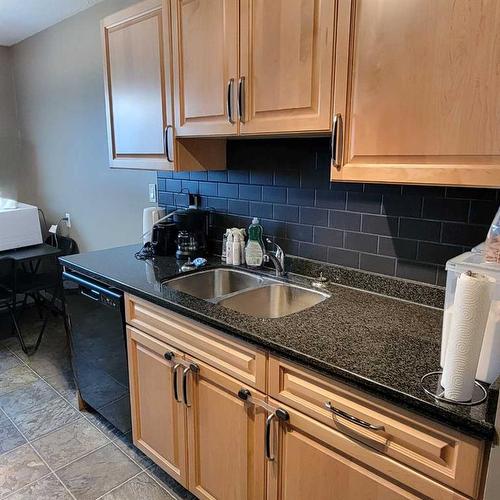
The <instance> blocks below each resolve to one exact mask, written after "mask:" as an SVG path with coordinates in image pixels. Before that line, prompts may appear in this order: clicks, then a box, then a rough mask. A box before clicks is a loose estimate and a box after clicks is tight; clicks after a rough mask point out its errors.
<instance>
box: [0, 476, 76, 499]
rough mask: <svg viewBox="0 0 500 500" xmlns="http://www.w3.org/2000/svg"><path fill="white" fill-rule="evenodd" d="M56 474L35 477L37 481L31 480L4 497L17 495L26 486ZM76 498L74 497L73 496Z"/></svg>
mask: <svg viewBox="0 0 500 500" xmlns="http://www.w3.org/2000/svg"><path fill="white" fill-rule="evenodd" d="M53 475H54V474H53V473H52V472H47V474H45V475H43V476H41V477H39V478H38V479H35V481H31V482H30V483H27V484H25V485H24V486H23V487H22V488H19V489H18V490H15V491H11V492H10V493H9V494H8V495H7V496H6V497H3V498H11V497H12V495H15V494H16V493H19V492H20V491H21V490H23V489H24V488H27V487H28V486H31V485H32V484H35V483H37V482H38V481H41V480H42V479H46V478H48V477H50V476H53ZM73 498H74V497H73Z"/></svg>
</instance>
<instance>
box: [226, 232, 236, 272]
mask: <svg viewBox="0 0 500 500" xmlns="http://www.w3.org/2000/svg"><path fill="white" fill-rule="evenodd" d="M233 236H234V235H233V230H232V229H228V233H227V241H226V264H228V265H232V263H233Z"/></svg>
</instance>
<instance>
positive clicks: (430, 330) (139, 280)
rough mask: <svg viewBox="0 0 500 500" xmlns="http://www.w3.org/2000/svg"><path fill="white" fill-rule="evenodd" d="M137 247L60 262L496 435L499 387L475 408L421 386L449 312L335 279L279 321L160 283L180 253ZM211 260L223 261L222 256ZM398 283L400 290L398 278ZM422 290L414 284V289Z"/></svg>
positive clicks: (400, 401) (434, 363)
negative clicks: (322, 296) (148, 254)
mask: <svg viewBox="0 0 500 500" xmlns="http://www.w3.org/2000/svg"><path fill="white" fill-rule="evenodd" d="M137 250H138V247H136V246H127V247H119V248H113V249H109V250H101V251H97V252H89V253H84V254H79V255H73V256H70V257H64V258H61V259H60V261H61V263H62V264H64V265H65V266H66V267H67V268H70V269H72V270H74V271H77V272H81V273H83V274H85V275H87V276H89V277H93V278H94V279H97V280H99V281H101V282H103V283H106V284H107V285H111V286H114V287H116V288H118V289H121V290H123V291H125V292H129V293H132V294H134V295H137V296H139V297H142V298H144V299H146V300H150V301H151V302H154V303H156V304H158V305H161V306H163V307H166V308H168V309H171V310H173V311H176V312H179V313H181V314H185V315H186V316H189V317H191V318H193V319H196V320H198V321H201V322H203V323H206V324H208V325H211V326H213V327H215V328H219V329H220V330H223V331H225V332H227V333H230V334H233V335H235V336H237V337H239V338H242V339H245V340H247V341H249V342H253V343H256V344H258V345H260V346H264V347H266V348H268V349H269V350H270V351H272V352H274V353H277V354H280V355H282V356H286V357H287V358H289V359H291V360H294V361H297V362H300V363H302V364H304V365H305V366H307V367H309V368H313V369H315V370H317V371H318V372H321V373H323V374H326V375H330V376H332V377H334V378H337V379H339V380H342V381H344V382H347V383H350V384H352V385H355V386H356V387H358V388H361V389H364V390H366V391H369V392H371V393H372V394H375V395H377V396H379V397H381V398H383V399H385V400H387V401H390V402H392V403H395V404H397V405H399V406H401V407H404V408H407V409H410V410H413V411H416V412H417V413H420V414H423V415H425V416H427V417H430V418H434V419H435V420H438V421H440V422H442V423H445V424H447V425H450V426H452V427H454V428H456V429H459V430H461V431H463V432H466V433H468V434H471V435H474V436H477V437H481V438H484V439H488V440H490V439H492V438H493V436H494V432H495V430H494V424H493V422H494V418H495V411H496V405H497V400H498V387H496V386H495V387H491V388H490V390H489V396H488V399H487V401H486V402H485V403H483V404H481V405H478V406H473V407H466V406H457V405H451V404H445V403H440V402H437V401H435V400H434V399H432V398H430V397H428V396H426V394H425V393H424V391H423V390H422V389H421V387H420V383H419V382H420V378H421V377H422V375H424V374H425V373H428V372H430V371H433V370H436V369H439V351H440V340H441V322H442V310H440V309H438V308H434V307H429V306H424V305H420V304H416V303H413V302H408V301H404V300H400V299H397V298H393V297H388V296H384V295H380V294H377V293H372V292H368V291H364V290H360V289H355V288H350V287H347V286H343V285H339V284H330V285H329V287H328V291H329V292H330V293H331V297H330V298H329V299H327V300H325V301H323V302H322V303H320V304H318V305H316V306H314V307H312V308H310V309H307V310H305V311H302V312H299V313H296V314H292V315H290V316H286V317H283V318H277V319H261V318H253V317H250V316H246V315H242V314H240V313H237V312H235V311H232V310H229V309H226V308H224V307H222V306H219V305H217V304H212V303H209V302H206V301H204V300H201V299H197V298H194V297H192V296H189V295H186V294H184V293H181V292H177V291H175V290H172V289H169V288H167V287H164V286H161V281H163V280H165V279H167V278H169V277H173V276H175V275H177V274H179V272H180V271H179V268H178V265H177V263H176V260H175V258H173V257H157V258H155V259H154V262H152V261H140V260H137V259H135V257H134V252H135V251H137ZM209 264H219V260H213V261H211V262H209ZM323 267H324V266H323ZM295 269H297V265H295V266H294V270H295ZM308 269H311V267H310V264H309V267H308ZM332 269H333V270H334V269H335V268H334V267H333V266H332ZM341 269H342V268H341ZM332 272H333V271H332ZM345 272H346V271H345ZM356 273H358V275H359V271H356ZM363 274H365V273H363ZM366 274H367V275H368V276H372V277H374V276H375V275H369V273H366ZM358 277H359V276H358ZM289 280H290V281H293V282H296V283H299V284H303V285H306V286H307V285H308V284H310V279H307V278H304V277H302V276H299V275H290V277H289ZM384 280H387V278H384ZM391 286H392V287H393V288H398V287H397V282H396V283H392V285H391ZM415 286H416V285H415ZM418 286H420V285H418ZM421 286H422V287H425V285H421ZM434 288H435V287H434ZM372 289H373V286H372ZM416 291H417V292H418V288H415V287H413V288H412V294H413V295H414V294H415V293H416ZM429 293H430V295H431V296H433V294H434V295H435V293H436V291H435V290H430V289H427V290H426V289H425V288H422V294H423V295H425V296H426V297H427V298H426V300H425V301H426V302H427V303H429V298H428V297H429ZM417 295H418V293H417Z"/></svg>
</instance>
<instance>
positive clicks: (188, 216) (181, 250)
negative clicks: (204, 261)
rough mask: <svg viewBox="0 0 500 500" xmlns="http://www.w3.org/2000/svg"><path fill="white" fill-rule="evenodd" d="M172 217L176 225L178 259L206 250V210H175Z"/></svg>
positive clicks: (203, 253) (184, 258) (196, 255)
mask: <svg viewBox="0 0 500 500" xmlns="http://www.w3.org/2000/svg"><path fill="white" fill-rule="evenodd" d="M172 219H173V221H174V223H175V225H176V226H177V229H178V233H177V251H176V252H175V256H176V257H177V259H178V260H187V259H188V258H191V259H192V258H195V257H200V256H202V255H205V254H206V252H207V234H208V212H207V211H206V210H200V209H197V208H187V209H179V210H176V211H175V212H174V213H173V215H172Z"/></svg>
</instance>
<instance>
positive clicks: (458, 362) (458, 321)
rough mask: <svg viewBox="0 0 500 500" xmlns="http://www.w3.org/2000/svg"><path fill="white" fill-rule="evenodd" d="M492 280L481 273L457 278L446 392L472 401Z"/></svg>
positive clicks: (445, 372)
mask: <svg viewBox="0 0 500 500" xmlns="http://www.w3.org/2000/svg"><path fill="white" fill-rule="evenodd" d="M491 291H492V281H491V279H490V278H488V277H487V276H484V275H482V274H479V273H470V272H469V273H462V274H461V275H460V276H459V277H458V280H457V288H456V292H455V300H454V304H453V317H452V320H451V325H450V331H449V334H448V342H447V347H446V357H445V362H444V367H443V376H442V385H443V387H444V389H445V392H444V396H445V397H446V398H448V399H451V400H453V401H470V399H471V398H472V391H473V390H474V377H475V375H476V370H477V365H478V362H479V354H480V353H481V345H482V342H483V336H484V330H485V327H486V322H487V320H488V313H489V310H490V302H491Z"/></svg>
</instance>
